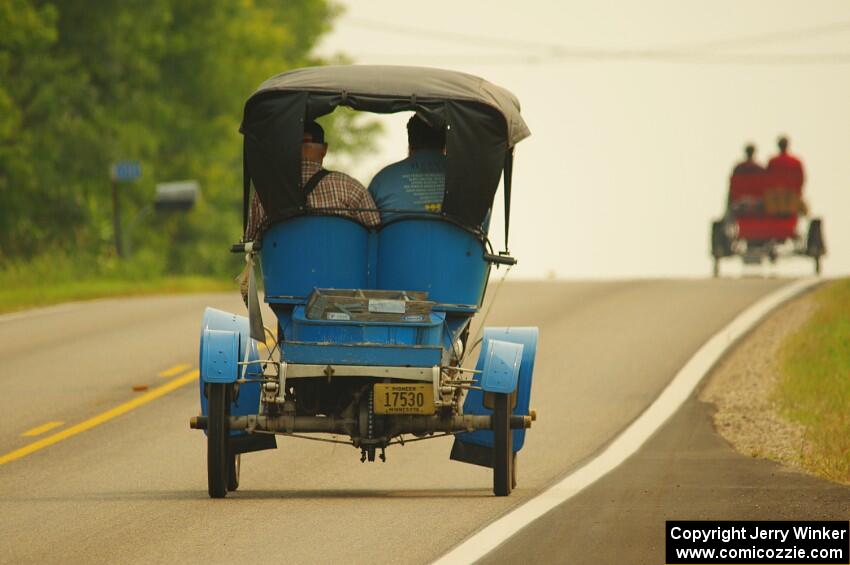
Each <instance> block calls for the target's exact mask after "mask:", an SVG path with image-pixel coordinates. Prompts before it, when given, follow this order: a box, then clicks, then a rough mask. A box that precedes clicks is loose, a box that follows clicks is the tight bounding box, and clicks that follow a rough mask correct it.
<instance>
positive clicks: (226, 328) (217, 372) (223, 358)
mask: <svg viewBox="0 0 850 565" xmlns="http://www.w3.org/2000/svg"><path fill="white" fill-rule="evenodd" d="M259 358H260V355H259V351H258V349H257V342H256V341H254V340H253V339H251V336H250V333H249V331H248V318H246V317H245V316H238V315H236V314H231V313H230V312H223V311H221V310H216V309H215V308H207V309H206V310H205V311H204V318H203V322H202V323H201V348H200V365H199V367H200V373H201V378H200V379H199V381H198V383H199V385H200V386H199V396H200V400H201V414H203V415H204V416H206V415H207V396H206V393H205V391H204V387H205V385H206V384H207V383H220V384H227V383H233V382H235V381H236V380H237V379H239V378H241V377H242V374H243V371H244V373H245V376H246V377H249V378H250V377H259V376H260V373H261V371H262V369H261V368H260V366H259V365H248V366H247V368H245V366H244V365H239V362H241V361H256V360H258V359H259ZM259 406H260V383H258V382H252V383H240V384H239V386H238V394H237V395H236V397H235V398H234V399H233V400H232V402H231V404H230V414H231V415H232V416H249V415H254V414H257V412H258V411H259ZM257 437H258V436H256V435H253V436H252V435H250V434H246V433H245V432H242V431H231V432H230V439H231V447H232V448H233V450H234V452H235V453H244V452H246V451H256V450H258V449H270V448H274V447H275V442H274V436H263V437H262V438H259V439H261V440H263V441H262V442H260V443H261V444H262V445H259V444H258V442H257V441H255V439H256V438H257ZM255 444H257V445H255Z"/></svg>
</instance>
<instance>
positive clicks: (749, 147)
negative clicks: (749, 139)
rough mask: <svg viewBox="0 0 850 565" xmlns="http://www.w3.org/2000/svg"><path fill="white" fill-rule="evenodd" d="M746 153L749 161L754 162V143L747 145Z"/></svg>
mask: <svg viewBox="0 0 850 565" xmlns="http://www.w3.org/2000/svg"><path fill="white" fill-rule="evenodd" d="M744 153H746V155H747V159H748V160H750V161H752V159H753V155H755V154H756V146H755V145H753V144H752V143H748V144H747V145H745V146H744Z"/></svg>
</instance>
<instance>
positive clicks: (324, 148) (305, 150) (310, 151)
mask: <svg viewBox="0 0 850 565" xmlns="http://www.w3.org/2000/svg"><path fill="white" fill-rule="evenodd" d="M327 152H328V144H327V143H325V130H323V129H322V126H320V125H319V124H317V123H316V122H307V123H306V124H304V137H303V138H301V159H303V160H304V161H315V162H317V163H321V162H322V160H323V159H324V158H325V154H326V153H327Z"/></svg>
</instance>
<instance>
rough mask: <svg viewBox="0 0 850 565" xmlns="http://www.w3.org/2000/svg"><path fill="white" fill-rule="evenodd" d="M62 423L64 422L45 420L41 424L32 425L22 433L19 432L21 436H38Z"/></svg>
mask: <svg viewBox="0 0 850 565" xmlns="http://www.w3.org/2000/svg"><path fill="white" fill-rule="evenodd" d="M64 423H65V422H47V423H46V424H42V425H40V426H36V427H34V428H33V429H31V430H27V431H25V432H24V433H22V434H21V436H23V437H33V436H40V435H41V434H43V433H44V432H49V431H50V430H52V429H53V428H58V427H59V426H61V425H62V424H64Z"/></svg>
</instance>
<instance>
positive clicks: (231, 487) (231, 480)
mask: <svg viewBox="0 0 850 565" xmlns="http://www.w3.org/2000/svg"><path fill="white" fill-rule="evenodd" d="M228 463H229V465H230V468H229V469H228V470H227V490H228V491H229V492H233V491H235V490H236V489H238V488H239V472H240V471H241V469H242V455H241V454H239V453H237V454H236V455H231V456H230V457H229V458H228Z"/></svg>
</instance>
